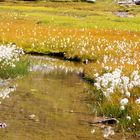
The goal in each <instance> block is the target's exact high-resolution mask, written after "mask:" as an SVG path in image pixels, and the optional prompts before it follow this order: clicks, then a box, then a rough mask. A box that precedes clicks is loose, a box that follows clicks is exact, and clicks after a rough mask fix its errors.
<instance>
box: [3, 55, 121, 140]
mask: <svg viewBox="0 0 140 140" xmlns="http://www.w3.org/2000/svg"><path fill="white" fill-rule="evenodd" d="M38 58H39V59H38ZM31 59H32V60H33V66H32V68H31V69H30V70H31V72H30V73H29V74H28V75H26V76H24V77H23V78H19V79H17V80H15V81H12V82H11V83H10V84H14V85H16V91H14V92H13V93H11V94H10V95H9V96H10V97H9V98H6V99H4V100H2V103H1V105H0V121H1V122H4V123H5V124H6V125H7V127H6V128H1V129H0V136H1V140H102V139H103V136H102V131H100V129H98V128H97V127H95V126H94V127H93V126H89V125H81V124H80V121H81V120H88V119H89V118H93V117H94V116H93V115H92V113H91V110H90V108H89V106H88V104H87V101H86V99H87V97H88V96H89V95H88V94H87V90H88V86H87V84H86V83H85V82H84V81H83V80H82V79H81V78H80V77H79V75H78V74H79V73H80V72H82V65H78V64H75V63H72V62H66V61H62V60H57V59H50V58H48V57H31ZM94 130H95V133H94ZM110 139H112V140H114V139H115V140H123V137H122V135H120V134H116V135H114V136H111V138H110Z"/></svg>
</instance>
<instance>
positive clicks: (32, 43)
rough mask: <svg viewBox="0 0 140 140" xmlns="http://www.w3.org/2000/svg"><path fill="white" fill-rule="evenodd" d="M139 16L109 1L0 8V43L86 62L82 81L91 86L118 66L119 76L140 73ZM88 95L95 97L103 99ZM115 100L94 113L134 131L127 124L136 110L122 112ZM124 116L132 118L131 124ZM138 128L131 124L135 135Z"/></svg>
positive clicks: (132, 8)
mask: <svg viewBox="0 0 140 140" xmlns="http://www.w3.org/2000/svg"><path fill="white" fill-rule="evenodd" d="M23 5H24V6H23ZM118 11H122V12H123V11H128V13H129V14H133V15H134V17H127V18H120V17H117V16H116V15H114V14H113V13H112V12H118ZM138 12H139V7H138V6H118V5H116V4H115V3H112V2H110V1H99V2H97V3H95V4H89V3H81V2H80V3H63V4H62V3H52V2H48V3H30V4H29V3H23V2H21V3H16V4H13V3H3V4H2V5H1V6H0V17H1V19H0V26H1V28H0V33H1V36H0V42H1V43H9V42H12V43H16V44H17V46H19V47H22V48H23V49H24V50H25V51H26V52H27V53H31V52H37V53H44V54H59V53H61V54H63V56H64V58H65V59H70V60H80V61H82V62H85V63H88V64H87V65H85V66H84V73H85V77H86V78H88V79H90V80H92V81H93V82H95V79H96V77H95V75H96V74H97V73H98V74H99V75H100V76H101V75H103V74H104V73H107V72H113V70H114V69H116V68H118V67H119V68H121V69H122V72H123V75H125V76H130V74H131V73H132V72H133V71H134V70H138V71H140V70H139V68H140V59H139V52H140V42H139V40H140V39H139V36H140V25H139V22H140V15H139V13H138ZM93 91H94V93H95V94H97V95H95V96H97V98H98V95H101V96H103V95H102V93H100V94H99V92H98V91H97V90H93ZM131 92H132V98H134V95H137V96H136V97H138V96H139V89H138V90H135V89H133V90H132V91H131ZM115 95H117V98H116V96H113V97H112V98H111V101H112V102H110V100H106V99H105V100H104V101H103V102H99V103H100V106H101V108H100V109H98V110H100V111H99V114H102V115H105V116H108V117H116V118H118V119H119V120H120V125H123V126H124V128H126V130H127V129H128V127H129V126H130V125H131V126H132V127H134V126H133V125H132V124H133V123H134V122H135V123H136V124H137V121H136V120H138V113H139V112H137V106H135V107H133V108H128V109H127V110H126V112H125V113H124V112H122V111H120V110H119V105H118V100H119V98H120V97H121V95H120V93H119V92H117V93H116V94H115ZM118 96H119V97H118ZM99 97H100V96H99ZM136 97H135V98H136ZM97 98H96V99H97ZM100 98H101V99H102V98H104V97H100ZM130 100H131V99H130ZM99 101H100V100H99ZM110 114H111V115H110ZM126 115H131V117H132V120H131V121H130V123H128V121H127V120H126ZM137 129H139V127H138V126H137V125H136V127H135V129H134V130H137Z"/></svg>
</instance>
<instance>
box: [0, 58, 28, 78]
mask: <svg viewBox="0 0 140 140" xmlns="http://www.w3.org/2000/svg"><path fill="white" fill-rule="evenodd" d="M15 65H16V67H14V68H13V67H9V66H5V67H4V68H0V78H2V79H9V78H16V77H18V76H23V75H25V74H27V73H28V66H29V62H28V60H27V58H23V59H21V60H20V61H19V62H17V63H16V64H15Z"/></svg>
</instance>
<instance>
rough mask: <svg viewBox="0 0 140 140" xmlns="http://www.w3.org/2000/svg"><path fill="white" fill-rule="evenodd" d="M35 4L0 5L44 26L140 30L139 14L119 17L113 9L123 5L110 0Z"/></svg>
mask: <svg viewBox="0 0 140 140" xmlns="http://www.w3.org/2000/svg"><path fill="white" fill-rule="evenodd" d="M9 5H10V4H9ZM37 5H38V6H37ZM37 5H36V4H34V3H33V4H26V5H24V6H21V5H20V4H18V5H12V6H5V5H4V4H3V5H2V6H0V13H3V12H15V13H20V14H22V15H25V16H27V17H28V18H31V19H33V20H37V21H39V22H41V23H43V24H45V25H47V26H50V25H51V26H57V27H63V28H64V27H66V28H90V29H93V28H96V29H118V30H131V31H139V30H140V25H139V22H140V17H139V15H136V17H134V18H119V17H117V16H115V15H113V14H112V12H114V11H118V10H119V9H120V10H123V11H124V10H126V8H124V7H123V8H120V7H119V6H117V5H115V4H114V3H112V2H97V3H96V4H89V3H64V4H60V3H51V2H49V3H45V4H37ZM127 9H128V10H129V11H130V12H131V13H132V12H133V13H134V11H136V10H137V9H138V8H137V7H135V6H133V7H129V8H127ZM134 9H135V10H134Z"/></svg>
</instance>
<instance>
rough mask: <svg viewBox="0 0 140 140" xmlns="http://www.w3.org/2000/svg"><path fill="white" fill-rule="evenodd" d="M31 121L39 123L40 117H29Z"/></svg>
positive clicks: (33, 115) (32, 115)
mask: <svg viewBox="0 0 140 140" xmlns="http://www.w3.org/2000/svg"><path fill="white" fill-rule="evenodd" d="M29 119H30V120H33V121H35V122H38V121H39V119H38V117H37V116H36V115H35V114H31V115H29Z"/></svg>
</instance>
